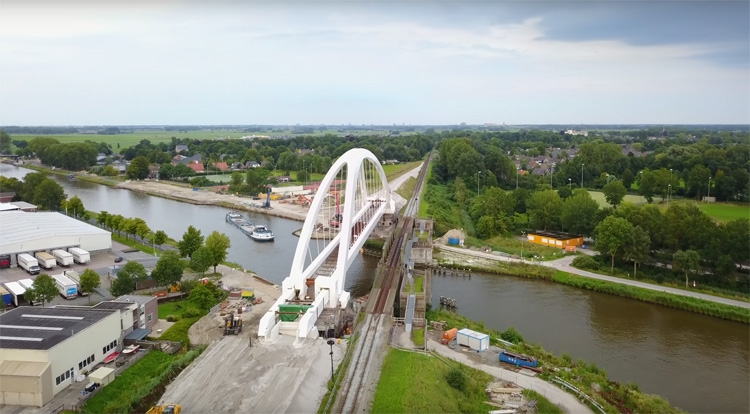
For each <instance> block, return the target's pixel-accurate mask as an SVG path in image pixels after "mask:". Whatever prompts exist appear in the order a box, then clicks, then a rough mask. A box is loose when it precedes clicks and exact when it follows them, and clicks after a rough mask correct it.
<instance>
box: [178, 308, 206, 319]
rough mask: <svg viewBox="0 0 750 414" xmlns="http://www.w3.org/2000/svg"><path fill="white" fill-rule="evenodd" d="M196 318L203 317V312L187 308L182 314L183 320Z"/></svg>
mask: <svg viewBox="0 0 750 414" xmlns="http://www.w3.org/2000/svg"><path fill="white" fill-rule="evenodd" d="M197 316H203V311H201V310H200V309H196V308H187V309H185V311H184V312H182V317H183V318H195V317H197Z"/></svg>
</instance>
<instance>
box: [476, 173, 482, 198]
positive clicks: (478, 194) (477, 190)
mask: <svg viewBox="0 0 750 414" xmlns="http://www.w3.org/2000/svg"><path fill="white" fill-rule="evenodd" d="M481 173H482V172H481V171H477V195H479V174H481Z"/></svg>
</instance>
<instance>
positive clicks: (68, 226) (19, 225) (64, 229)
mask: <svg viewBox="0 0 750 414" xmlns="http://www.w3.org/2000/svg"><path fill="white" fill-rule="evenodd" d="M2 221H3V225H2V226H0V240H2V241H3V244H10V243H19V242H23V241H26V240H37V239H42V238H47V237H50V236H79V235H100V234H107V235H109V234H110V233H109V232H108V231H106V230H102V229H100V228H98V227H95V226H92V225H90V224H86V223H84V222H82V221H78V220H76V219H74V218H71V217H68V216H66V215H64V214H60V213H52V212H37V213H27V212H25V211H6V212H3V216H2Z"/></svg>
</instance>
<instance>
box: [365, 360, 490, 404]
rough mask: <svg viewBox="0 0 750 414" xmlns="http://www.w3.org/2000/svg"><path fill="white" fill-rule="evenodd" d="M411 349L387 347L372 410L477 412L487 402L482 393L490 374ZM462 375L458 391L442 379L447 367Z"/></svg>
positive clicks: (445, 375)
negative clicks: (463, 384) (406, 350)
mask: <svg viewBox="0 0 750 414" xmlns="http://www.w3.org/2000/svg"><path fill="white" fill-rule="evenodd" d="M443 361H444V360H441V359H438V358H436V357H434V356H427V355H422V354H417V353H413V352H405V351H399V350H395V349H393V350H391V351H390V352H388V355H387V356H386V357H385V361H384V363H383V368H382V372H383V373H386V372H387V373H388V375H381V376H380V380H379V381H378V388H377V391H376V392H375V398H374V399H373V402H372V410H371V412H373V413H479V412H487V411H489V410H488V407H490V406H489V405H487V404H485V401H488V399H487V396H486V395H485V394H484V388H485V386H486V385H487V384H488V383H490V382H491V381H492V377H491V376H490V375H489V374H486V373H484V372H482V371H479V370H476V369H472V368H469V367H466V366H461V365H460V364H458V363H455V362H452V361H448V362H443ZM454 367H456V368H458V369H460V370H461V372H462V373H463V374H464V379H465V384H466V385H465V389H464V391H459V390H457V389H455V388H453V387H451V386H450V385H449V384H448V381H447V379H446V377H447V375H448V372H449V371H450V370H451V368H454Z"/></svg>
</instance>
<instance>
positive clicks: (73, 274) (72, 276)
mask: <svg viewBox="0 0 750 414" xmlns="http://www.w3.org/2000/svg"><path fill="white" fill-rule="evenodd" d="M63 275H65V276H67V277H68V278H69V279H70V280H72V281H73V282H75V284H76V287H77V288H78V294H79V295H81V296H88V295H89V294H88V293H84V292H83V291H82V290H81V275H79V274H78V272H76V271H75V270H66V271H64V272H63Z"/></svg>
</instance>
